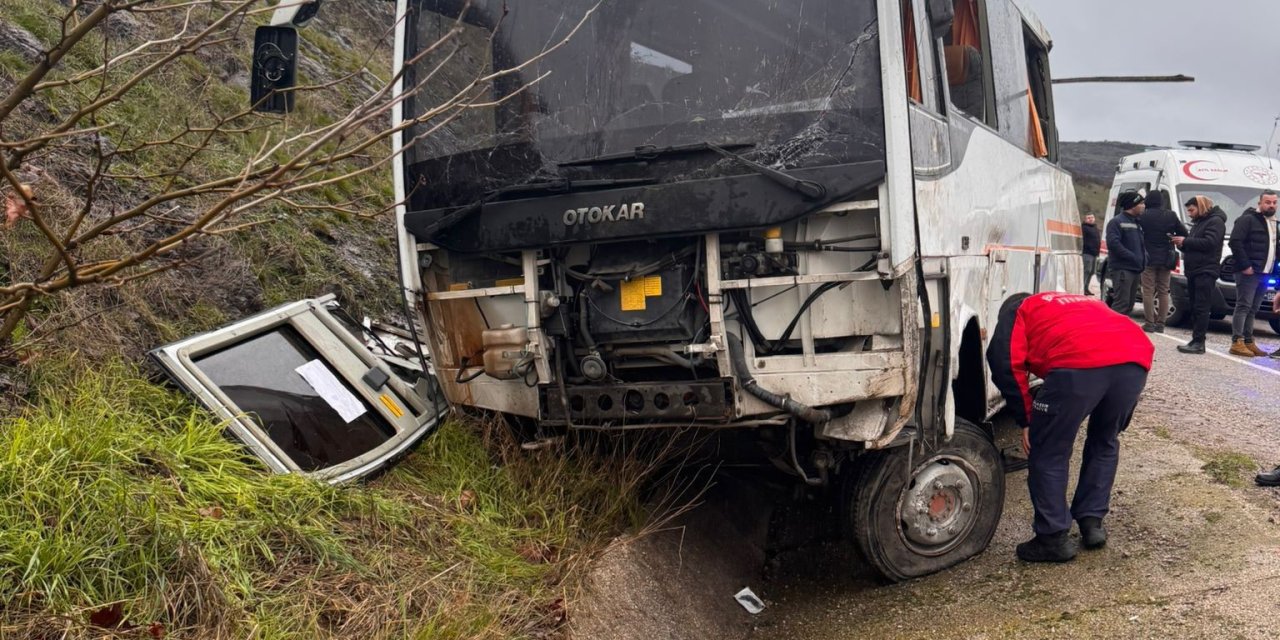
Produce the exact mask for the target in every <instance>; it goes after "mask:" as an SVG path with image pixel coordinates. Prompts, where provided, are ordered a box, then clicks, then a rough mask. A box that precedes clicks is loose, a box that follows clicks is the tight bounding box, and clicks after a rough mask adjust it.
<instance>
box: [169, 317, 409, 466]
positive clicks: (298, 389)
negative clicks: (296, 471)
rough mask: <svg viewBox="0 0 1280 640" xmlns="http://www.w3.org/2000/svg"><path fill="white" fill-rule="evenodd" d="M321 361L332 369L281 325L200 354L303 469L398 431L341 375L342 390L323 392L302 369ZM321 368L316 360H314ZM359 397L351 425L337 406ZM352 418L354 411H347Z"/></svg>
mask: <svg viewBox="0 0 1280 640" xmlns="http://www.w3.org/2000/svg"><path fill="white" fill-rule="evenodd" d="M313 361H318V362H319V363H321V364H322V366H323V367H324V368H325V369H328V370H329V371H330V373H334V372H333V370H332V367H330V366H329V364H328V363H325V362H324V360H323V358H321V356H320V354H319V353H318V352H317V351H316V350H315V348H313V347H312V346H311V345H309V344H308V343H307V342H306V340H304V339H303V337H302V336H301V335H299V334H298V332H297V330H295V329H294V328H292V327H289V326H281V327H278V328H275V329H272V330H270V331H268V332H266V333H263V334H261V335H259V336H257V337H254V338H250V339H248V340H245V341H243V342H239V343H237V344H235V345H234V346H231V347H228V348H226V349H223V350H221V351H216V352H213V353H210V354H208V355H204V356H201V357H198V358H195V359H194V363H195V364H196V366H197V367H199V368H200V370H201V371H202V372H203V373H204V374H205V375H206V376H207V377H208V378H209V379H210V380H212V381H213V383H214V384H215V385H217V386H218V387H219V388H220V389H221V390H222V392H223V393H224V394H226V396H227V397H228V398H230V400H231V401H232V402H233V403H235V405H236V407H237V408H239V409H240V411H243V412H244V413H246V414H248V415H250V416H252V417H254V418H256V419H257V420H258V422H259V423H260V424H261V425H262V428H263V430H264V431H265V432H266V433H267V436H268V437H270V438H271V441H272V442H274V443H275V444H276V446H278V447H279V448H280V449H281V450H282V451H283V452H284V453H285V454H286V455H288V456H289V457H290V458H291V459H292V460H293V461H294V462H295V463H297V465H298V467H300V468H301V469H303V470H304V471H314V470H317V469H323V468H325V467H330V466H333V465H336V464H340V463H343V462H346V461H348V460H351V459H353V458H356V457H358V456H360V455H362V454H365V453H368V452H369V451H372V450H373V449H375V448H377V447H378V446H379V445H381V444H383V443H384V442H386V441H387V440H389V439H390V438H391V437H392V436H394V435H395V430H394V429H393V428H392V427H391V425H389V424H387V422H386V420H384V419H383V418H382V417H381V416H380V415H378V413H377V412H376V411H373V410H372V408H371V407H369V405H368V404H367V403H366V402H365V401H364V400H363V399H361V398H360V396H359V394H357V393H356V392H355V390H354V389H353V388H352V387H351V386H350V385H349V384H348V383H347V382H346V381H344V380H342V377H341V376H339V375H337V374H336V373H335V374H334V375H333V378H334V379H335V381H336V382H337V383H338V384H339V385H340V386H341V388H344V389H345V390H346V392H347V394H349V396H346V397H344V398H334V397H332V396H331V395H330V394H337V395H339V396H340V395H341V394H340V393H339V392H338V390H337V389H334V390H332V391H330V392H328V393H325V394H322V393H321V391H317V389H316V388H314V387H312V385H311V384H310V383H308V382H307V380H306V379H304V378H303V376H302V375H301V374H300V373H298V368H299V367H302V366H303V365H306V364H308V363H310V362H313ZM313 366H316V365H313ZM351 398H354V399H355V401H356V402H358V403H360V408H363V410H364V411H363V412H362V413H360V415H359V416H358V417H356V418H355V419H353V420H351V421H350V422H348V421H347V420H345V419H344V418H343V416H342V415H341V414H339V412H338V409H337V408H336V407H335V405H339V406H340V403H341V400H342V399H346V400H348V401H350V399H351ZM348 417H350V414H348Z"/></svg>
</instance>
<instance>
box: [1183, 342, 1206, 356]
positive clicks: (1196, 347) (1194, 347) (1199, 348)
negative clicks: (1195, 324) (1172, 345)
mask: <svg viewBox="0 0 1280 640" xmlns="http://www.w3.org/2000/svg"><path fill="white" fill-rule="evenodd" d="M1178 351H1179V352H1181V353H1195V354H1201V355H1203V354H1204V343H1203V342H1198V341H1195V340H1192V341H1191V342H1188V343H1187V344H1180V345H1178Z"/></svg>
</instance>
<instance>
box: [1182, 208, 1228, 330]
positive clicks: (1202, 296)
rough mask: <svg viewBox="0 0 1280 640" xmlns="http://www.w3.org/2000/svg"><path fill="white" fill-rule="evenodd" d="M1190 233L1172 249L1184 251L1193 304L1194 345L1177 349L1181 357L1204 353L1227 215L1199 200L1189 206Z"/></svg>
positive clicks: (1183, 261) (1183, 258)
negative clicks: (1187, 354) (1176, 248)
mask: <svg viewBox="0 0 1280 640" xmlns="http://www.w3.org/2000/svg"><path fill="white" fill-rule="evenodd" d="M1186 207H1187V216H1188V217H1189V218H1191V220H1192V222H1191V230H1190V231H1189V232H1187V236H1186V237H1185V238H1180V237H1177V236H1175V237H1174V238H1173V245H1174V246H1176V247H1178V248H1179V249H1182V271H1183V272H1184V273H1186V274H1187V296H1188V298H1189V299H1190V304H1191V342H1188V343H1187V344H1185V345H1178V351H1181V352H1182V353H1204V339H1205V334H1206V332H1207V331H1208V330H1209V308H1210V307H1211V306H1213V288H1214V287H1215V286H1217V282H1218V272H1219V271H1220V269H1221V265H1222V238H1223V237H1225V236H1226V234H1227V214H1226V213H1225V212H1223V211H1222V208H1221V207H1218V206H1217V205H1215V204H1213V201H1212V200H1210V199H1208V198H1206V197H1204V196H1196V197H1194V198H1192V199H1190V200H1188V201H1187V203H1186Z"/></svg>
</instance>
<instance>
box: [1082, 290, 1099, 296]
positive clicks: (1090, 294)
mask: <svg viewBox="0 0 1280 640" xmlns="http://www.w3.org/2000/svg"><path fill="white" fill-rule="evenodd" d="M1084 294H1085V295H1086V296H1093V295H1097V294H1095V293H1094V292H1092V291H1089V290H1088V289H1085V291H1084Z"/></svg>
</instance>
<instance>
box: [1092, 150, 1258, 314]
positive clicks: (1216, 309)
mask: <svg viewBox="0 0 1280 640" xmlns="http://www.w3.org/2000/svg"><path fill="white" fill-rule="evenodd" d="M1178 144H1180V145H1182V148H1179V149H1152V150H1150V151H1145V152H1142V153H1136V154H1133V155H1130V156H1126V157H1124V158H1123V159H1121V160H1120V163H1119V165H1117V167H1116V176H1115V179H1114V181H1113V182H1112V185H1111V195H1110V201H1109V205H1108V210H1107V212H1106V220H1105V221H1103V227H1102V228H1103V229H1105V224H1106V222H1107V221H1110V220H1111V218H1113V217H1115V216H1117V215H1119V214H1120V211H1119V210H1118V208H1117V205H1116V201H1117V198H1119V196H1120V194H1121V193H1124V192H1125V191H1137V192H1139V193H1141V194H1143V195H1144V196H1145V195H1147V194H1149V193H1152V192H1156V191H1158V192H1160V193H1161V194H1162V195H1163V196H1164V199H1165V202H1166V203H1167V204H1166V206H1167V207H1168V208H1170V209H1173V210H1174V211H1177V212H1178V215H1179V217H1180V218H1182V220H1183V222H1184V223H1186V224H1187V225H1188V226H1190V224H1191V221H1190V220H1188V219H1187V214H1186V210H1185V209H1184V208H1183V206H1182V203H1184V202H1186V201H1188V200H1190V199H1191V198H1194V197H1196V196H1206V197H1208V198H1209V199H1211V200H1213V202H1214V203H1215V204H1217V205H1218V206H1219V207H1222V210H1223V212H1225V213H1226V214H1227V237H1226V238H1224V239H1223V251H1222V259H1223V270H1222V277H1221V278H1220V279H1219V280H1218V287H1217V292H1216V293H1215V294H1214V300H1213V305H1212V308H1211V311H1210V313H1211V314H1212V317H1214V318H1223V317H1226V316H1227V315H1230V313H1231V310H1232V309H1233V308H1234V306H1235V299H1236V287H1235V282H1234V279H1233V277H1232V269H1231V265H1232V260H1231V249H1230V248H1229V247H1227V241H1228V240H1229V239H1230V237H1231V227H1232V225H1233V224H1235V221H1236V219H1237V218H1239V217H1240V214H1242V213H1244V211H1245V210H1246V209H1248V208H1250V207H1256V206H1257V204H1258V196H1259V195H1260V194H1261V193H1262V191H1264V190H1266V189H1272V190H1276V189H1280V160H1276V159H1274V158H1269V157H1266V156H1262V155H1259V154H1258V153H1256V152H1257V151H1258V150H1259V147H1256V146H1251V145H1239V144H1227V143H1220V142H1198V141H1183V142H1179V143H1178ZM1105 253H1106V244H1105V243H1104V244H1103V254H1104V255H1105ZM1181 266H1182V265H1181V263H1179V265H1178V267H1179V268H1178V270H1176V271H1175V272H1174V277H1173V279H1172V280H1173V281H1172V283H1171V285H1170V295H1171V298H1172V309H1171V311H1170V314H1169V320H1168V323H1169V324H1171V325H1177V324H1182V323H1184V322H1186V321H1187V320H1188V319H1189V309H1188V301H1187V281H1186V278H1185V277H1184V276H1183V275H1182V274H1181ZM1268 287H1269V288H1270V291H1268V292H1267V298H1266V300H1265V303H1264V304H1263V309H1262V311H1260V312H1259V313H1258V317H1259V318H1260V319H1263V320H1267V321H1268V322H1270V324H1271V329H1272V330H1273V331H1275V332H1276V333H1280V318H1278V317H1277V316H1276V315H1275V314H1274V313H1272V312H1271V305H1270V302H1271V300H1272V299H1273V298H1274V296H1275V295H1276V293H1275V289H1276V276H1275V275H1274V274H1273V275H1272V277H1271V280H1270V281H1269V282H1268ZM1108 291H1109V285H1108Z"/></svg>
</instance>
